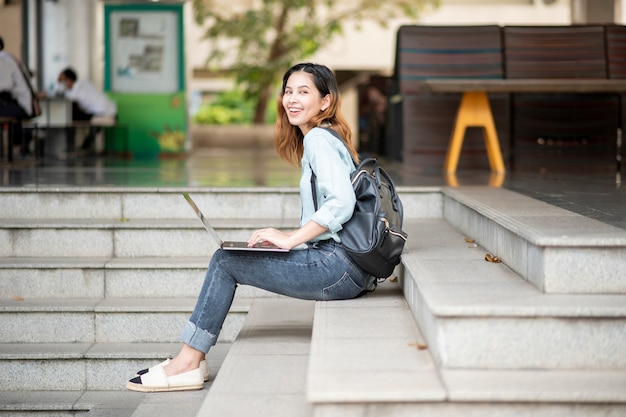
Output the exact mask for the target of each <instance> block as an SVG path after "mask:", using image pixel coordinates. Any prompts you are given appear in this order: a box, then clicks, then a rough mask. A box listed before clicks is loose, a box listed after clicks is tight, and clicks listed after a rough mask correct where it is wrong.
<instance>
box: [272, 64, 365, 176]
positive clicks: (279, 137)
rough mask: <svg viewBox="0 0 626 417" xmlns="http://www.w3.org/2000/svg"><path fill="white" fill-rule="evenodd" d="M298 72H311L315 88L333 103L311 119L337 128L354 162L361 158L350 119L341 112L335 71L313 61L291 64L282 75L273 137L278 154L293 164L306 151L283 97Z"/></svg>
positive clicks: (298, 160)
mask: <svg viewBox="0 0 626 417" xmlns="http://www.w3.org/2000/svg"><path fill="white" fill-rule="evenodd" d="M296 71H303V72H307V73H309V74H311V77H312V78H313V82H314V84H315V87H316V88H317V89H318V91H319V92H320V95H321V97H325V96H326V95H330V105H329V106H328V108H327V109H326V110H324V111H321V112H320V113H319V115H318V116H316V117H314V118H313V119H311V124H312V125H313V126H318V127H319V126H328V127H330V128H332V129H334V130H335V131H336V132H337V133H339V135H340V136H341V137H342V138H343V141H344V142H345V143H346V145H348V149H350V153H351V154H352V157H353V158H354V159H355V161H357V162H358V161H359V155H358V153H357V152H356V150H355V149H354V146H352V139H351V137H352V133H351V131H350V126H349V125H348V122H347V121H346V119H345V118H344V117H343V116H342V114H341V109H340V106H341V98H340V95H339V88H338V87H337V79H336V78H335V74H334V73H333V72H332V71H331V70H330V69H329V68H328V67H326V66H324V65H319V64H311V63H301V64H296V65H294V66H293V67H291V68H290V69H289V70H288V71H287V72H286V73H285V75H284V76H283V85H282V87H281V89H280V94H279V96H278V100H277V108H278V117H277V119H276V131H275V136H274V146H275V148H276V152H277V153H278V156H280V157H281V158H282V159H284V160H285V161H287V162H289V163H291V164H292V165H295V166H299V165H300V161H301V160H302V154H303V152H304V143H303V138H304V135H303V134H302V131H301V130H300V128H299V127H298V126H294V125H292V124H291V123H289V119H288V118H287V112H286V111H285V108H284V107H283V96H284V95H285V86H286V85H287V80H288V79H289V77H290V76H291V74H293V73H294V72H296Z"/></svg>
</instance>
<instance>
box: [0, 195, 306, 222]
mask: <svg viewBox="0 0 626 417" xmlns="http://www.w3.org/2000/svg"><path fill="white" fill-rule="evenodd" d="M185 191H186V192H189V194H190V195H191V196H192V197H193V199H194V200H195V201H196V203H197V204H198V206H199V207H200V209H201V210H202V211H203V212H204V214H205V216H206V217H207V218H210V219H237V220H243V219H297V218H299V217H300V199H299V195H298V191H297V189H295V188H272V187H255V188H227V187H224V188H207V187H201V188H200V187H181V188H155V187H152V188H140V187H84V188H83V187H68V188H49V187H42V188H33V187H22V188H16V187H0V194H1V195H2V198H1V199H0V219H29V220H36V221H41V220H53V219H57V220H59V219H60V220H64V219H76V220H78V219H84V220H93V219H109V220H119V221H124V220H136V219H189V218H192V217H193V216H194V214H193V211H192V210H191V208H190V207H189V205H188V204H187V202H186V201H185V199H184V198H183V197H182V195H181V194H182V193H183V192H185Z"/></svg>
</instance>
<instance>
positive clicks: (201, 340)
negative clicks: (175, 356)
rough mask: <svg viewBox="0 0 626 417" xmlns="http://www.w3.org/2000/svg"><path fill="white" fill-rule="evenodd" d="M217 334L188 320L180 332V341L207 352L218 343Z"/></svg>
mask: <svg viewBox="0 0 626 417" xmlns="http://www.w3.org/2000/svg"><path fill="white" fill-rule="evenodd" d="M217 336H218V335H216V334H212V333H209V332H207V331H206V330H202V329H201V328H199V327H198V326H196V325H195V324H193V323H192V322H190V321H188V322H187V324H185V327H184V328H183V331H182V333H181V334H180V338H179V339H180V341H181V342H183V343H184V344H186V345H188V346H190V347H192V348H194V349H196V350H199V351H200V352H204V353H207V352H208V351H209V349H211V346H213V345H215V343H217Z"/></svg>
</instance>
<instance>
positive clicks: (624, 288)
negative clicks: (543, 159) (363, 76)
mask: <svg viewBox="0 0 626 417" xmlns="http://www.w3.org/2000/svg"><path fill="white" fill-rule="evenodd" d="M441 197H442V208H443V210H442V216H441V218H437V219H417V220H415V219H410V220H409V221H408V222H407V223H406V225H405V226H406V230H407V232H408V233H409V237H410V238H409V243H408V247H407V248H406V249H407V250H406V251H405V254H404V255H403V262H402V265H403V268H402V271H401V272H400V276H401V280H400V281H401V283H400V285H398V287H399V288H396V289H394V291H393V292H389V290H388V291H386V292H381V293H378V292H375V293H374V294H372V295H371V296H368V297H364V298H363V299H362V300H361V299H358V300H353V301H350V302H345V303H342V304H340V305H339V304H338V305H337V306H329V305H324V304H323V303H318V306H317V308H316V313H315V319H314V328H313V341H312V346H311V361H310V367H309V373H308V375H309V376H308V378H309V379H308V387H309V390H308V391H307V394H308V398H309V401H310V402H311V403H312V409H313V412H312V415H313V416H315V417H318V416H331V415H350V416H359V417H366V416H371V415H385V416H408V415H432V416H474V415H475V416H481V417H485V416H494V417H496V416H498V417H502V416H520V415H523V416H617V415H620V416H621V415H626V354H625V352H626V232H624V230H621V229H616V228H613V227H610V226H607V225H604V224H602V223H599V222H597V221H594V220H590V219H587V218H584V217H582V216H579V215H576V214H574V213H571V212H568V211H565V210H562V209H558V208H555V207H552V206H550V205H547V204H544V203H541V202H539V201H536V200H533V199H530V198H527V197H524V196H521V195H519V194H516V193H512V192H508V191H506V190H501V189H495V188H488V187H476V188H472V187H465V188H460V189H449V188H446V189H442V194H441ZM487 254H489V255H491V256H492V259H493V256H497V257H498V258H500V259H501V262H500V263H493V262H487V261H486V255H487ZM407 316H408V317H411V316H412V317H413V318H414V319H415V322H414V323H410V321H409V320H407ZM415 324H417V325H415ZM329 364H332V365H329Z"/></svg>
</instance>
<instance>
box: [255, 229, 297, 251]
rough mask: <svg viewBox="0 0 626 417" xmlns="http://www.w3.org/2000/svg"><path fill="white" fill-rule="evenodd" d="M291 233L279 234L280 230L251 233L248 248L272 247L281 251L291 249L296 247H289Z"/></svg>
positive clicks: (262, 230)
mask: <svg viewBox="0 0 626 417" xmlns="http://www.w3.org/2000/svg"><path fill="white" fill-rule="evenodd" d="M291 235H292V233H286V232H281V231H280V230H277V229H274V228H269V229H259V230H257V231H255V232H254V233H252V236H250V239H248V246H249V247H252V246H255V245H274V246H278V247H279V248H283V249H291V248H293V247H294V246H296V245H293V246H292V245H291V243H290V239H289V238H290V237H291Z"/></svg>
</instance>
